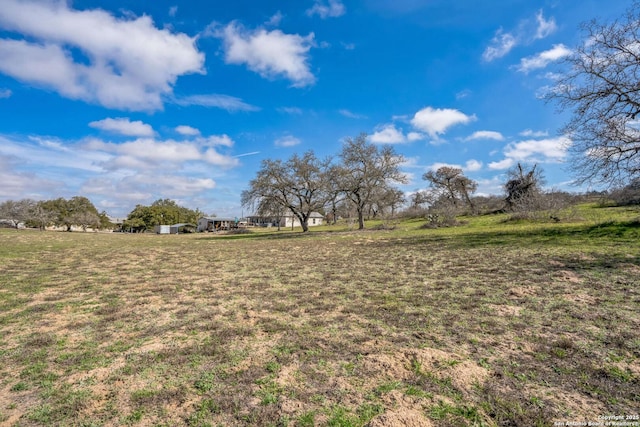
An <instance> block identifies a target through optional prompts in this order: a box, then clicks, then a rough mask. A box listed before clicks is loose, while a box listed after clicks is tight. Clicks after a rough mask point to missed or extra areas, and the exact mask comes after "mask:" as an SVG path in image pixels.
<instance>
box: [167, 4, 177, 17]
mask: <svg viewBox="0 0 640 427" xmlns="http://www.w3.org/2000/svg"><path fill="white" fill-rule="evenodd" d="M176 13H178V6H171V7H170V8H169V16H171V17H174V16H176Z"/></svg>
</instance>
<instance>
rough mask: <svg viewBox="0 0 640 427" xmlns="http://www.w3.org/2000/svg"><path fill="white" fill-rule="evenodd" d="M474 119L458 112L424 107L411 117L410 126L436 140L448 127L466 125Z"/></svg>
mask: <svg viewBox="0 0 640 427" xmlns="http://www.w3.org/2000/svg"><path fill="white" fill-rule="evenodd" d="M475 119H476V117H475V116H467V115H466V114H464V113H462V112H460V111H458V110H453V109H449V108H444V109H440V108H431V107H426V108H423V109H422V110H420V111H418V112H417V113H416V114H415V115H414V116H413V119H411V124H412V125H413V126H414V127H415V128H416V129H419V130H421V131H423V132H426V133H427V134H428V135H429V136H431V137H432V138H437V137H438V135H441V134H443V133H445V132H446V131H447V129H449V128H450V127H452V126H455V125H457V124H467V123H469V122H471V121H473V120H475Z"/></svg>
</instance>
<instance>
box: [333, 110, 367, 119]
mask: <svg viewBox="0 0 640 427" xmlns="http://www.w3.org/2000/svg"><path fill="white" fill-rule="evenodd" d="M338 113H340V114H341V115H342V116H344V117H347V118H349V119H366V118H367V116H365V115H363V114H357V113H354V112H352V111H350V110H346V109H344V108H343V109H342V110H339V111H338Z"/></svg>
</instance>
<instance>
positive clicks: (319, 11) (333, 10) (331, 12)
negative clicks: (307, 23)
mask: <svg viewBox="0 0 640 427" xmlns="http://www.w3.org/2000/svg"><path fill="white" fill-rule="evenodd" d="M346 11H347V9H346V8H345V6H344V4H342V2H341V1H340V0H329V1H328V2H326V3H325V2H324V1H323V0H315V3H314V4H313V6H312V7H311V8H310V9H307V15H309V16H313V15H318V16H319V17H320V18H322V19H326V18H337V17H338V16H342V15H344V14H345V13H346Z"/></svg>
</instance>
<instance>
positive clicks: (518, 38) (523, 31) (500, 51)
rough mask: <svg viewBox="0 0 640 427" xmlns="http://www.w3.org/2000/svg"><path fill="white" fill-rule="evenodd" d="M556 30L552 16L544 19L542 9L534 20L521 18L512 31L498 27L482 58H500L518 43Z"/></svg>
mask: <svg viewBox="0 0 640 427" xmlns="http://www.w3.org/2000/svg"><path fill="white" fill-rule="evenodd" d="M556 30H557V25H556V22H555V19H554V18H550V19H549V20H546V19H545V18H544V15H543V13H542V10H540V11H538V13H536V16H535V20H532V19H525V20H522V21H521V22H520V23H519V24H518V26H517V28H515V29H514V30H513V31H510V32H505V31H504V30H503V29H502V28H500V29H498V30H497V31H496V33H495V35H494V37H493V39H491V43H490V44H489V46H487V48H486V49H485V50H484V52H483V53H482V59H483V60H485V61H486V62H491V61H493V60H495V59H498V58H502V57H503V56H505V55H507V54H508V53H509V52H511V51H512V50H513V49H514V48H515V47H516V46H518V45H520V44H530V43H532V42H533V41H535V40H538V39H543V38H545V37H548V36H549V35H551V34H552V33H554V32H555V31H556Z"/></svg>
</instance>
